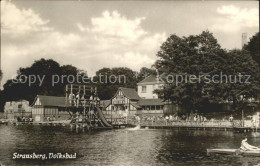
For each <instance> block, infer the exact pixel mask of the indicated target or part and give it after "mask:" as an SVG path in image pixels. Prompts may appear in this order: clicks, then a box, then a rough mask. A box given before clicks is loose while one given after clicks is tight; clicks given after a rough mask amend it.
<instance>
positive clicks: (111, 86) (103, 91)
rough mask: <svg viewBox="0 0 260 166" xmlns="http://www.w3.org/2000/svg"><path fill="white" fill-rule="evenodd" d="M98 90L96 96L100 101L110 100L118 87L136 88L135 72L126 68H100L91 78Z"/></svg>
mask: <svg viewBox="0 0 260 166" xmlns="http://www.w3.org/2000/svg"><path fill="white" fill-rule="evenodd" d="M93 80H94V82H95V83H94V85H95V86H97V88H98V96H99V98H100V99H102V100H109V99H111V98H112V97H113V96H114V95H115V93H116V91H117V90H118V88H119V87H126V88H136V83H137V78H136V75H135V72H134V71H132V70H131V69H129V68H126V67H117V68H112V69H110V68H102V69H100V70H98V71H97V72H96V76H94V78H93Z"/></svg>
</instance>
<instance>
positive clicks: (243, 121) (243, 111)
mask: <svg viewBox="0 0 260 166" xmlns="http://www.w3.org/2000/svg"><path fill="white" fill-rule="evenodd" d="M242 127H244V110H243V109H242Z"/></svg>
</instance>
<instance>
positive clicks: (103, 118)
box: [96, 107, 113, 127]
mask: <svg viewBox="0 0 260 166" xmlns="http://www.w3.org/2000/svg"><path fill="white" fill-rule="evenodd" d="M96 108H97V113H98V116H99V118H100V119H101V121H102V123H103V124H104V125H105V127H113V126H112V125H111V124H109V123H108V122H107V120H106V118H105V116H104V114H103V113H102V111H101V109H100V108H98V107H96Z"/></svg>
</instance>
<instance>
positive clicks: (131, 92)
mask: <svg viewBox="0 0 260 166" xmlns="http://www.w3.org/2000/svg"><path fill="white" fill-rule="evenodd" d="M119 90H121V91H122V93H123V94H124V96H125V97H127V98H128V99H130V100H139V99H140V97H139V96H138V94H137V92H136V90H135V89H132V88H123V87H120V88H119Z"/></svg>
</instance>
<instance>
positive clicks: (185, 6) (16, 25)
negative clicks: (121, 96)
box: [1, 1, 259, 85]
mask: <svg viewBox="0 0 260 166" xmlns="http://www.w3.org/2000/svg"><path fill="white" fill-rule="evenodd" d="M258 6H259V2H258V1H107V2H105V1H19V2H18V1H1V68H2V71H3V74H4V75H3V79H2V85H3V84H4V83H5V82H6V80H8V79H10V78H12V76H14V75H15V74H16V73H17V70H18V69H19V68H20V67H29V66H31V64H32V63H33V62H34V61H35V60H39V59H41V58H45V59H49V58H51V59H53V60H55V61H57V62H58V63H59V64H61V65H66V64H71V65H73V66H76V67H77V68H79V69H82V70H85V71H87V73H88V75H89V76H93V75H94V74H95V72H96V71H97V70H99V69H101V68H103V67H110V68H111V67H129V68H131V69H132V70H135V71H139V70H140V68H141V67H151V65H152V64H153V63H154V62H155V61H156V59H157V57H156V53H157V52H158V51H159V49H160V45H161V44H162V43H163V42H164V41H166V39H167V37H169V36H170V35H171V34H176V35H178V36H180V37H182V36H189V35H196V34H200V33H201V32H202V31H205V30H209V31H210V32H212V33H213V35H214V36H215V37H216V39H217V40H218V42H219V44H220V45H221V46H222V48H226V49H229V50H230V49H234V48H241V36H242V33H244V32H246V33H247V36H248V40H249V39H250V37H252V36H253V35H254V34H255V33H256V32H258V31H259V9H258Z"/></svg>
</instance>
